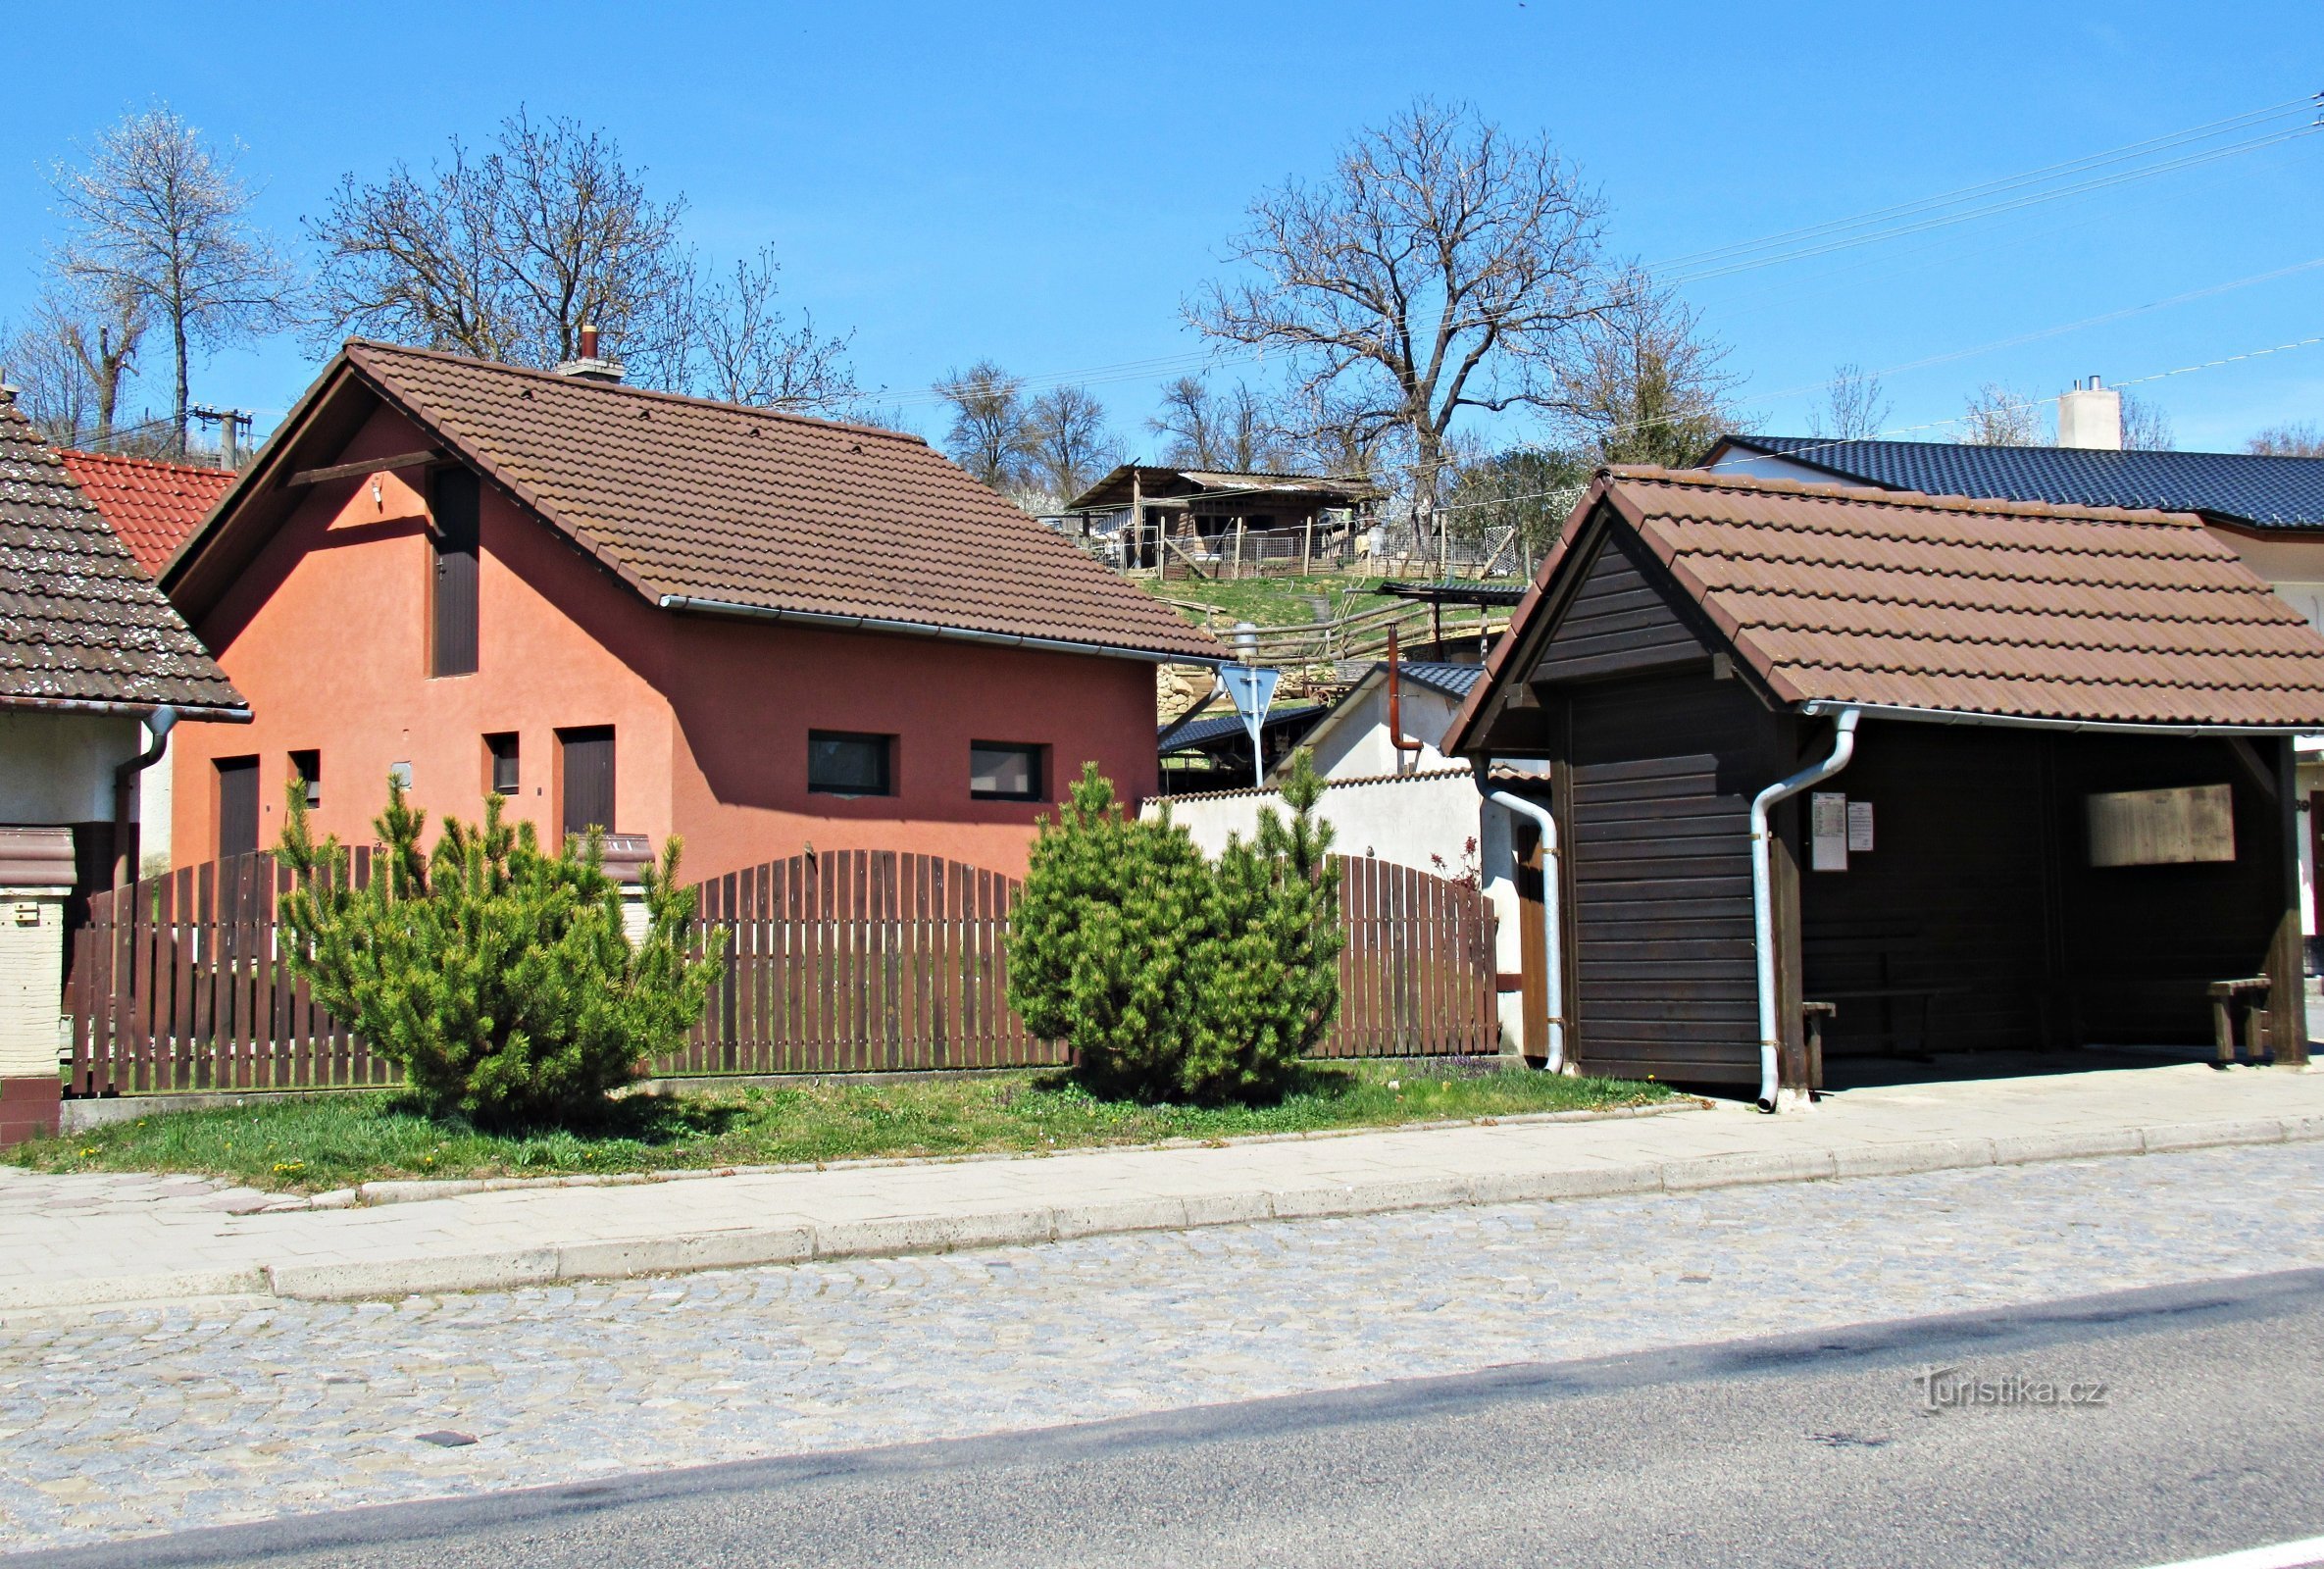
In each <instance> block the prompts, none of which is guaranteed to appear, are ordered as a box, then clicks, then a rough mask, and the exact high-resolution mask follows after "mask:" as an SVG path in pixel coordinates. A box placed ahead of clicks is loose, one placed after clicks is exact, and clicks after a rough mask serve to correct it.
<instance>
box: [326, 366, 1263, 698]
mask: <svg viewBox="0 0 2324 1569" xmlns="http://www.w3.org/2000/svg"><path fill="white" fill-rule="evenodd" d="M345 353H346V359H347V361H348V363H349V364H351V365H352V366H353V367H354V368H355V370H356V371H357V372H358V373H360V374H361V376H362V377H363V378H364V380H367V381H369V382H370V383H371V384H372V385H373V386H374V387H375V388H377V389H378V390H379V392H380V393H381V394H382V395H383V396H385V397H386V398H387V399H388V400H389V401H390V402H391V403H393V404H395V405H396V406H398V407H400V408H401V409H403V410H404V412H406V413H407V414H409V415H410V416H411V417H412V418H414V419H415V420H417V421H418V422H420V423H421V424H422V425H424V426H426V427H428V428H429V429H430V430H434V431H435V432H437V433H438V434H440V435H441V436H442V437H443V438H444V439H445V440H446V441H447V442H448V443H449V444H451V445H452V446H453V447H455V448H457V449H458V450H459V451H460V453H461V454H462V455H463V456H464V457H466V458H468V459H469V460H470V461H472V462H474V463H475V464H476V465H477V466H478V467H479V468H480V469H481V470H483V472H484V473H486V474H487V475H489V476H490V477H491V478H492V479H494V480H495V481H498V482H499V483H500V484H502V485H503V486H505V487H506V488H507V489H509V490H510V491H511V492H512V493H514V494H515V495H516V496H517V497H518V498H519V499H521V500H523V501H524V502H525V503H526V504H527V505H529V506H530V507H531V508H532V509H533V510H534V511H536V512H538V513H539V514H540V515H541V516H542V517H543V518H545V519H547V520H548V521H549V522H550V523H551V524H553V525H554V526H556V527H558V528H560V529H563V530H564V531H567V532H568V533H570V534H571V535H573V537H574V538H575V539H576V540H578V541H579V542H580V543H581V545H582V546H583V547H584V548H586V549H589V550H591V551H593V552H594V553H595V554H596V555H597V556H598V557H599V558H600V559H601V560H603V561H604V562H605V563H606V564H607V565H608V566H610V567H611V568H613V569H614V570H615V571H616V572H617V573H619V574H620V575H621V576H623V577H624V578H626V579H628V580H629V581H630V582H632V583H633V584H634V585H635V586H636V587H637V588H638V589H639V590H640V591H642V592H644V593H645V594H647V595H648V596H650V597H653V598H655V599H657V600H667V599H678V600H687V601H698V600H709V601H716V602H720V603H723V604H726V605H733V606H739V607H748V608H749V609H752V610H761V611H777V612H784V613H793V614H805V615H810V616H820V617H835V618H842V619H855V618H861V619H863V620H866V621H870V622H876V623H892V624H902V625H906V626H910V627H920V628H929V629H944V630H957V631H966V632H972V633H995V634H999V635H1004V636H1015V637H1027V638H1035V639H1041V640H1045V641H1054V642H1062V643H1074V644H1085V645H1091V646H1096V647H1102V648H1106V649H1118V650H1123V651H1128V652H1138V653H1146V654H1154V655H1169V656H1175V657H1185V658H1190V659H1204V660H1216V659H1218V658H1219V657H1220V654H1221V649H1220V647H1219V645H1218V643H1216V642H1215V641H1214V640H1212V639H1211V638H1210V637H1209V636H1208V635H1207V634H1206V633H1201V632H1199V631H1197V630H1195V629H1194V628H1193V627H1190V626H1188V625H1187V623H1186V622H1185V621H1183V620H1181V619H1180V617H1179V616H1178V615H1177V614H1176V613H1175V612H1174V611H1172V610H1170V609H1169V608H1168V607H1167V606H1165V605H1163V604H1161V603H1159V602H1158V601H1156V600H1155V599H1153V598H1152V597H1151V596H1150V595H1148V594H1146V593H1145V592H1143V591H1142V590H1140V589H1139V588H1137V586H1135V585H1134V584H1132V583H1130V582H1127V581H1126V580H1124V579H1122V578H1120V577H1118V576H1116V575H1115V574H1114V573H1112V572H1111V571H1109V570H1107V569H1106V568H1105V567H1104V566H1102V565H1100V564H1099V563H1098V562H1096V561H1094V560H1092V559H1090V558H1089V557H1088V556H1086V555H1084V554H1083V553H1082V552H1081V550H1079V549H1078V548H1076V547H1075V546H1074V545H1073V544H1072V543H1071V542H1069V541H1068V540H1066V539H1064V538H1063V537H1062V536H1060V535H1058V534H1057V533H1055V532H1054V531H1050V530H1048V529H1046V528H1043V527H1042V526H1041V525H1040V524H1038V523H1036V522H1035V521H1033V520H1032V519H1031V518H1028V517H1026V516H1025V515H1024V514H1023V513H1022V512H1019V511H1018V510H1017V509H1016V508H1015V507H1013V506H1011V505H1009V503H1007V502H1006V501H1003V500H1002V499H1001V498H1000V497H999V496H997V495H995V494H993V493H992V492H991V491H990V490H988V489H986V488H985V486H984V485H981V484H979V483H978V482H977V481H975V480H973V479H971V478H970V477H969V476H968V475H967V474H966V473H965V472H963V471H962V470H961V469H959V468H958V467H956V466H955V465H953V464H952V463H950V462H948V461H947V460H946V459H944V458H943V457H942V456H940V455H939V454H937V453H936V452H935V451H933V450H932V449H931V448H930V447H929V445H928V443H927V442H925V441H923V440H921V439H920V438H919V437H918V436H913V435H904V434H899V433H897V432H895V431H892V430H874V429H871V428H870V427H866V426H854V425H840V424H834V423H833V422H830V421H825V420H811V419H807V418H804V417H801V416H798V415H789V414H779V413H774V412H771V411H769V410H766V409H755V408H750V407H747V406H744V405H740V404H732V403H711V402H705V401H702V400H700V399H696V398H684V397H678V396H674V395H672V394H669V393H662V392H647V391H643V390H640V389H637V388H632V387H624V386H618V385H611V384H608V383H605V382H600V381H590V380H581V379H579V378H574V377H562V376H555V375H551V374H548V373H545V372H539V371H529V370H521V369H518V368H516V367H512V366H506V365H495V364H490V363H487V362H484V361H481V360H472V359H464V358H460V357H457V356H454V355H448V354H436V353H429V352H425V351H422V350H417V349H406V348H397V347H392V346H390V345H386V344H380V343H369V342H363V341H360V340H358V341H355V342H351V343H349V344H348V345H347V348H346V351H345ZM326 379H327V380H328V373H327V376H326Z"/></svg>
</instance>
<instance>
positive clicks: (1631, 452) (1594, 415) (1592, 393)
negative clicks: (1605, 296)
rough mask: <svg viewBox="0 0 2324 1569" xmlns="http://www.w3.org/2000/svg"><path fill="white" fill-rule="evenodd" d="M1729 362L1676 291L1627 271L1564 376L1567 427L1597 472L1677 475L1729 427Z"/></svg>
mask: <svg viewBox="0 0 2324 1569" xmlns="http://www.w3.org/2000/svg"><path fill="white" fill-rule="evenodd" d="M1726 357H1727V350H1726V349H1725V348H1724V347H1722V346H1720V345H1719V344H1717V343H1714V342H1712V341H1711V340H1710V339H1709V338H1708V337H1706V336H1705V335H1704V334H1703V331H1702V328H1701V323H1700V322H1699V320H1698V319H1697V318H1696V316H1695V313H1694V312H1693V311H1692V309H1691V308H1690V307H1689V306H1688V305H1687V304H1686V302H1684V301H1683V300H1681V299H1680V298H1679V297H1678V294H1677V292H1676V291H1675V290H1672V289H1668V288H1658V287H1656V286H1655V285H1654V284H1653V283H1652V282H1651V281H1650V280H1649V279H1648V278H1646V277H1645V276H1644V275H1643V274H1642V273H1640V272H1638V271H1636V270H1633V271H1631V272H1629V273H1627V274H1626V275H1625V276H1624V277H1623V278H1622V279H1621V280H1620V281H1619V282H1618V283H1617V284H1616V303H1615V304H1614V305H1613V306H1612V308H1610V309H1609V310H1607V311H1606V312H1605V313H1604V315H1603V316H1602V317H1601V318H1600V319H1599V320H1597V321H1596V322H1594V323H1592V324H1591V327H1590V329H1589V331H1588V336H1587V343H1586V346H1585V351H1584V353H1583V355H1582V357H1581V359H1580V361H1579V363H1577V364H1575V365H1574V366H1572V367H1571V368H1570V369H1569V370H1568V371H1567V373H1566V378H1565V393H1564V401H1565V408H1566V420H1567V422H1568V423H1569V424H1570V425H1571V426H1572V427H1573V428H1574V430H1575V431H1576V434H1577V435H1578V436H1579V437H1580V438H1581V441H1582V444H1583V446H1584V449H1585V450H1586V451H1587V452H1588V453H1589V454H1590V455H1591V457H1592V458H1593V459H1594V460H1595V461H1596V462H1599V463H1653V464H1661V465H1664V466H1666V467H1670V468H1683V467H1685V466H1686V465H1688V464H1691V463H1692V462H1694V461H1695V460H1696V459H1697V458H1698V457H1700V456H1701V454H1702V452H1703V451H1704V449H1705V448H1707V447H1709V446H1710V444H1711V443H1712V442H1713V441H1715V440H1717V439H1718V437H1719V434H1720V432H1721V431H1722V430H1724V429H1725V428H1726V427H1727V426H1729V425H1730V424H1732V423H1734V422H1733V420H1732V418H1731V416H1730V413H1729V410H1728V406H1727V395H1728V394H1729V393H1730V392H1731V391H1733V390H1734V387H1735V385H1736V378H1735V377H1734V376H1733V375H1732V374H1730V373H1729V372H1728V371H1727V370H1726V369H1725V368H1724V362H1725V360H1726Z"/></svg>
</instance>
